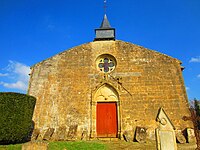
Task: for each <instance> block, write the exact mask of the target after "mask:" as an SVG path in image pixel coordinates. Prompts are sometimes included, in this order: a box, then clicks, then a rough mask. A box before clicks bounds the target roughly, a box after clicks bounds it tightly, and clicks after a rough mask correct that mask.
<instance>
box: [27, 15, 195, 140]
mask: <svg viewBox="0 0 200 150" xmlns="http://www.w3.org/2000/svg"><path fill="white" fill-rule="evenodd" d="M182 70H183V67H182V66H181V61H180V60H178V59H176V58H173V57H170V56H168V55H165V54H162V53H160V52H157V51H154V50H150V49H147V48H144V47H142V46H138V45H135V44H132V43H129V42H125V41H120V40H116V39H115V28H112V27H111V26H110V24H109V21H108V19H107V17H106V15H105V16H104V18H103V21H102V24H101V26H100V28H98V29H96V30H95V38H94V41H92V42H89V43H86V44H83V45H79V46H76V47H73V48H71V49H68V50H65V51H64V52H61V53H59V54H57V55H55V56H52V57H51V58H48V59H46V60H44V61H42V62H39V63H37V64H35V65H33V66H32V67H31V74H30V82H29V89H28V94H30V95H32V96H34V97H36V98H37V102H36V106H35V110H34V115H33V121H34V129H35V130H38V132H39V133H40V136H42V135H44V134H45V132H46V131H47V130H49V129H53V132H52V134H53V135H54V134H56V133H57V134H58V132H59V131H61V129H62V134H63V139H66V138H68V137H70V135H72V134H73V136H72V137H71V138H75V139H79V138H83V136H85V137H87V138H88V139H90V138H119V139H122V138H123V135H124V134H125V133H126V134H129V136H130V137H133V138H134V135H135V130H136V128H137V127H141V128H144V129H145V132H146V135H147V139H150V140H155V130H156V128H157V127H158V125H159V122H158V121H157V120H156V118H157V116H158V113H159V109H161V108H162V109H163V110H164V111H165V113H166V114H167V117H168V118H169V119H170V121H171V123H172V124H173V126H174V130H181V131H183V130H185V129H187V128H192V127H193V125H192V122H191V121H184V120H183V119H182V118H183V116H190V111H189V105H188V99H187V94H186V89H185V86H184V80H183V76H182ZM71 130H73V131H71ZM53 135H52V137H53Z"/></svg>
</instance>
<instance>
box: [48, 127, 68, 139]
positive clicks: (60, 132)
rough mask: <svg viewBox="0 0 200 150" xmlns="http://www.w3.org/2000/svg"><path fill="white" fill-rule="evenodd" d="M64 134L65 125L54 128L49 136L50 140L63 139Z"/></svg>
mask: <svg viewBox="0 0 200 150" xmlns="http://www.w3.org/2000/svg"><path fill="white" fill-rule="evenodd" d="M65 135H66V127H65V126H61V127H59V128H57V129H56V131H55V133H54V134H53V135H52V137H51V140H54V141H64V140H65V137H66V136H65Z"/></svg>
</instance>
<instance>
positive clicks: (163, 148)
mask: <svg viewBox="0 0 200 150" xmlns="http://www.w3.org/2000/svg"><path fill="white" fill-rule="evenodd" d="M157 121H158V122H159V127H158V128H157V129H156V142H157V149H158V150H177V144H176V136H175V131H174V130H175V127H174V125H173V124H172V122H171V121H170V119H169V118H168V116H167V114H166V113H165V111H164V110H163V109H162V108H160V109H159V112H158V116H157Z"/></svg>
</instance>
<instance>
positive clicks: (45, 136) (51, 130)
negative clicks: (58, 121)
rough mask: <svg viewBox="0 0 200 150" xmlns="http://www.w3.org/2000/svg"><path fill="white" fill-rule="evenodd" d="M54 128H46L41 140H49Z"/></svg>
mask: <svg viewBox="0 0 200 150" xmlns="http://www.w3.org/2000/svg"><path fill="white" fill-rule="evenodd" d="M54 130H55V129H54V128H48V130H47V131H46V132H45V134H44V137H43V140H47V141H49V140H50V139H51V137H52V135H53V133H54Z"/></svg>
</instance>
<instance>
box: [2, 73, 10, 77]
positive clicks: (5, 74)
mask: <svg viewBox="0 0 200 150" xmlns="http://www.w3.org/2000/svg"><path fill="white" fill-rule="evenodd" d="M8 75H9V74H8V73H0V77H6V76H8Z"/></svg>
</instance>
